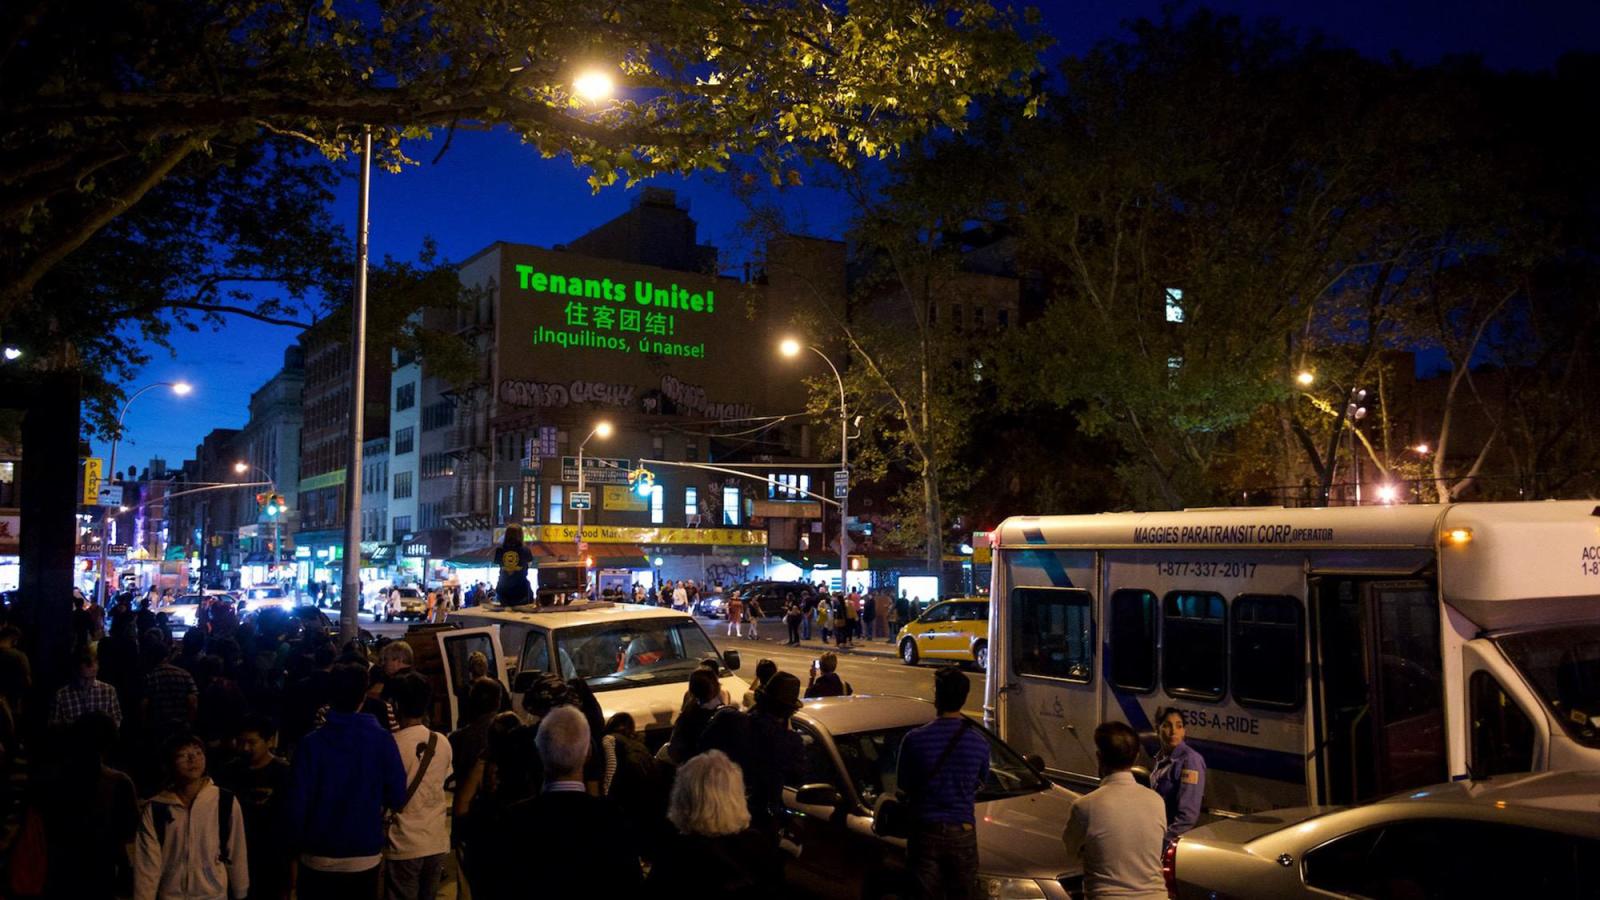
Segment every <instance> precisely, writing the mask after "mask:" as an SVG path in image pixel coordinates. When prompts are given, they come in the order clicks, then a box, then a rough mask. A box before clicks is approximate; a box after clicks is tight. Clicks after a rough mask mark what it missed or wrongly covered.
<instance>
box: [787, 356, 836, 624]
mask: <svg viewBox="0 0 1600 900" xmlns="http://www.w3.org/2000/svg"><path fill="white" fill-rule="evenodd" d="M803 349H808V350H810V351H811V352H812V353H815V354H816V355H818V356H820V357H822V361H823V362H825V363H827V364H828V369H829V370H830V371H832V372H833V377H834V380H835V381H837V382H838V383H839V471H841V472H843V473H845V474H844V477H845V484H844V490H843V491H842V492H838V491H836V493H837V494H838V496H837V499H838V501H839V592H840V593H841V594H846V593H849V592H850V584H849V580H850V574H849V573H850V519H849V514H850V513H849V506H850V481H849V478H850V414H849V412H848V411H847V410H846V409H845V400H844V376H842V375H840V374H839V367H838V366H835V365H834V364H833V360H831V359H829V358H828V354H826V353H823V352H822V351H821V350H819V349H817V348H816V347H812V346H806V345H802V344H801V343H800V342H799V341H797V340H795V339H794V338H785V339H784V340H783V342H782V343H780V344H778V352H780V353H782V354H783V355H784V356H787V357H789V358H790V359H794V358H795V357H797V356H799V355H800V351H801V350H803Z"/></svg>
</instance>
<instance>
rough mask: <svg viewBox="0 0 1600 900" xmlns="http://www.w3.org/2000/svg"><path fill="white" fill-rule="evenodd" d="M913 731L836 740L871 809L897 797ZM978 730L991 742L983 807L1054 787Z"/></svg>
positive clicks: (857, 734) (980, 793)
mask: <svg viewBox="0 0 1600 900" xmlns="http://www.w3.org/2000/svg"><path fill="white" fill-rule="evenodd" d="M912 727H913V726H909V725H908V726H905V727H903V728H886V729H883V730H881V731H858V732H855V733H854V734H836V735H834V736H833V743H834V746H835V747H838V748H839V758H840V759H841V760H843V761H844V767H845V771H847V772H849V774H850V780H851V782H852V783H854V784H855V786H856V793H857V794H858V795H860V797H861V802H862V804H863V805H864V806H866V807H867V808H868V809H872V808H873V807H874V805H875V804H877V802H878V798H879V797H882V796H883V795H884V794H885V793H893V792H894V791H895V789H896V788H897V787H898V783H897V781H896V773H897V770H898V767H899V765H900V741H901V739H902V738H904V737H905V736H906V733H907V732H909V731H910V730H911V729H912ZM976 730H977V732H978V733H979V734H981V735H983V738H984V740H986V741H988V742H989V777H988V778H985V779H984V781H983V786H982V787H980V788H979V789H978V801H979V802H980V803H981V802H984V801H988V800H1004V799H1005V798H1007V797H1019V796H1022V795H1023V794H1034V793H1038V792H1039V791H1042V790H1044V789H1046V788H1048V787H1049V786H1050V783H1049V782H1047V781H1045V780H1044V778H1042V777H1041V776H1040V775H1039V773H1037V772H1035V771H1034V770H1033V769H1032V768H1030V767H1029V766H1028V764H1027V763H1026V762H1023V760H1022V757H1021V756H1019V755H1017V752H1016V751H1015V750H1012V749H1011V748H1010V747H1007V746H1006V745H1005V744H1002V743H1000V741H999V740H998V739H997V738H995V736H994V735H992V734H990V733H989V732H987V731H985V730H983V729H981V728H979V729H976Z"/></svg>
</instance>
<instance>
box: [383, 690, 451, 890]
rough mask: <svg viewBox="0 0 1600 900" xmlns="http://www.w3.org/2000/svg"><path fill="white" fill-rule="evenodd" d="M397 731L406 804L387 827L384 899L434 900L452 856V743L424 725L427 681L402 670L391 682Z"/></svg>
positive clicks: (428, 695) (428, 694) (428, 699)
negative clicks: (447, 786)
mask: <svg viewBox="0 0 1600 900" xmlns="http://www.w3.org/2000/svg"><path fill="white" fill-rule="evenodd" d="M388 693H389V695H390V697H391V698H392V699H393V700H394V704H395V714H396V717H397V718H398V720H399V723H400V727H399V729H398V730H397V731H395V733H394V742H395V746H396V748H397V749H398V750H399V751H400V762H401V763H402V764H403V765H404V766H405V770H406V794H407V800H406V802H405V804H404V806H403V807H402V808H401V810H400V811H399V812H397V813H395V814H394V818H393V819H392V820H391V821H390V823H389V831H388V837H387V840H386V843H385V846H384V850H383V859H384V867H383V893H384V897H385V898H386V900H433V896H434V894H435V893H437V892H438V889H439V873H440V870H441V867H442V866H443V865H444V858H445V854H447V853H449V852H450V806H451V798H450V796H449V794H447V793H446V792H445V788H444V783H445V778H446V777H448V776H449V774H450V772H451V769H452V765H451V763H452V760H451V754H450V739H449V738H448V737H446V736H445V735H443V734H440V733H439V732H437V731H432V730H430V729H429V728H428V726H427V725H425V724H423V721H422V720H423V718H424V717H425V716H426V715H427V713H428V706H429V704H430V703H431V702H432V700H433V691H432V688H431V687H429V685H428V680H427V679H426V678H424V677H422V676H421V675H419V674H417V673H416V672H406V673H404V674H402V675H400V676H399V677H398V678H396V679H395V680H393V681H391V682H389V686H388Z"/></svg>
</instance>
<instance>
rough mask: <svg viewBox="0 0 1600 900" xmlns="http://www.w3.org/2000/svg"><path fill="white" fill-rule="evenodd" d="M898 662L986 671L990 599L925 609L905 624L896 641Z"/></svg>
mask: <svg viewBox="0 0 1600 900" xmlns="http://www.w3.org/2000/svg"><path fill="white" fill-rule="evenodd" d="M895 645H896V646H897V647H899V648H900V661H901V662H903V663H905V664H906V665H908V666H914V665H916V664H917V663H918V662H920V661H922V660H924V659H931V660H957V661H959V662H970V663H972V664H973V665H974V666H976V667H977V668H978V669H987V668H989V598H988V597H963V598H960V599H957V600H945V601H944V602H942V603H935V604H934V605H932V606H930V607H928V608H927V610H926V611H924V612H923V614H922V615H920V616H918V617H916V618H915V619H912V620H911V621H910V622H908V623H906V626H905V627H904V628H902V629H900V634H898V635H897V636H896V637H895Z"/></svg>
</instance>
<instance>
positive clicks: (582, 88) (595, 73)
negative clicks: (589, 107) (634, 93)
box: [572, 69, 616, 103]
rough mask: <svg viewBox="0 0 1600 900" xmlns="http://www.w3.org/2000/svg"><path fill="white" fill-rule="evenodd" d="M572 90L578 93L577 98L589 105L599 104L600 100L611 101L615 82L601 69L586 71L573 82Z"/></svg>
mask: <svg viewBox="0 0 1600 900" xmlns="http://www.w3.org/2000/svg"><path fill="white" fill-rule="evenodd" d="M572 88H573V90H575V91H577V92H578V96H579V97H582V98H583V99H585V100H587V101H589V102H590V103H599V102H600V101H601V100H609V99H611V94H612V91H614V90H615V89H616V82H614V81H612V79H611V76H610V75H609V74H608V73H606V72H605V71H603V70H601V69H588V70H586V71H584V72H583V73H581V74H579V75H578V77H577V78H576V79H574V80H573V82H572Z"/></svg>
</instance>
